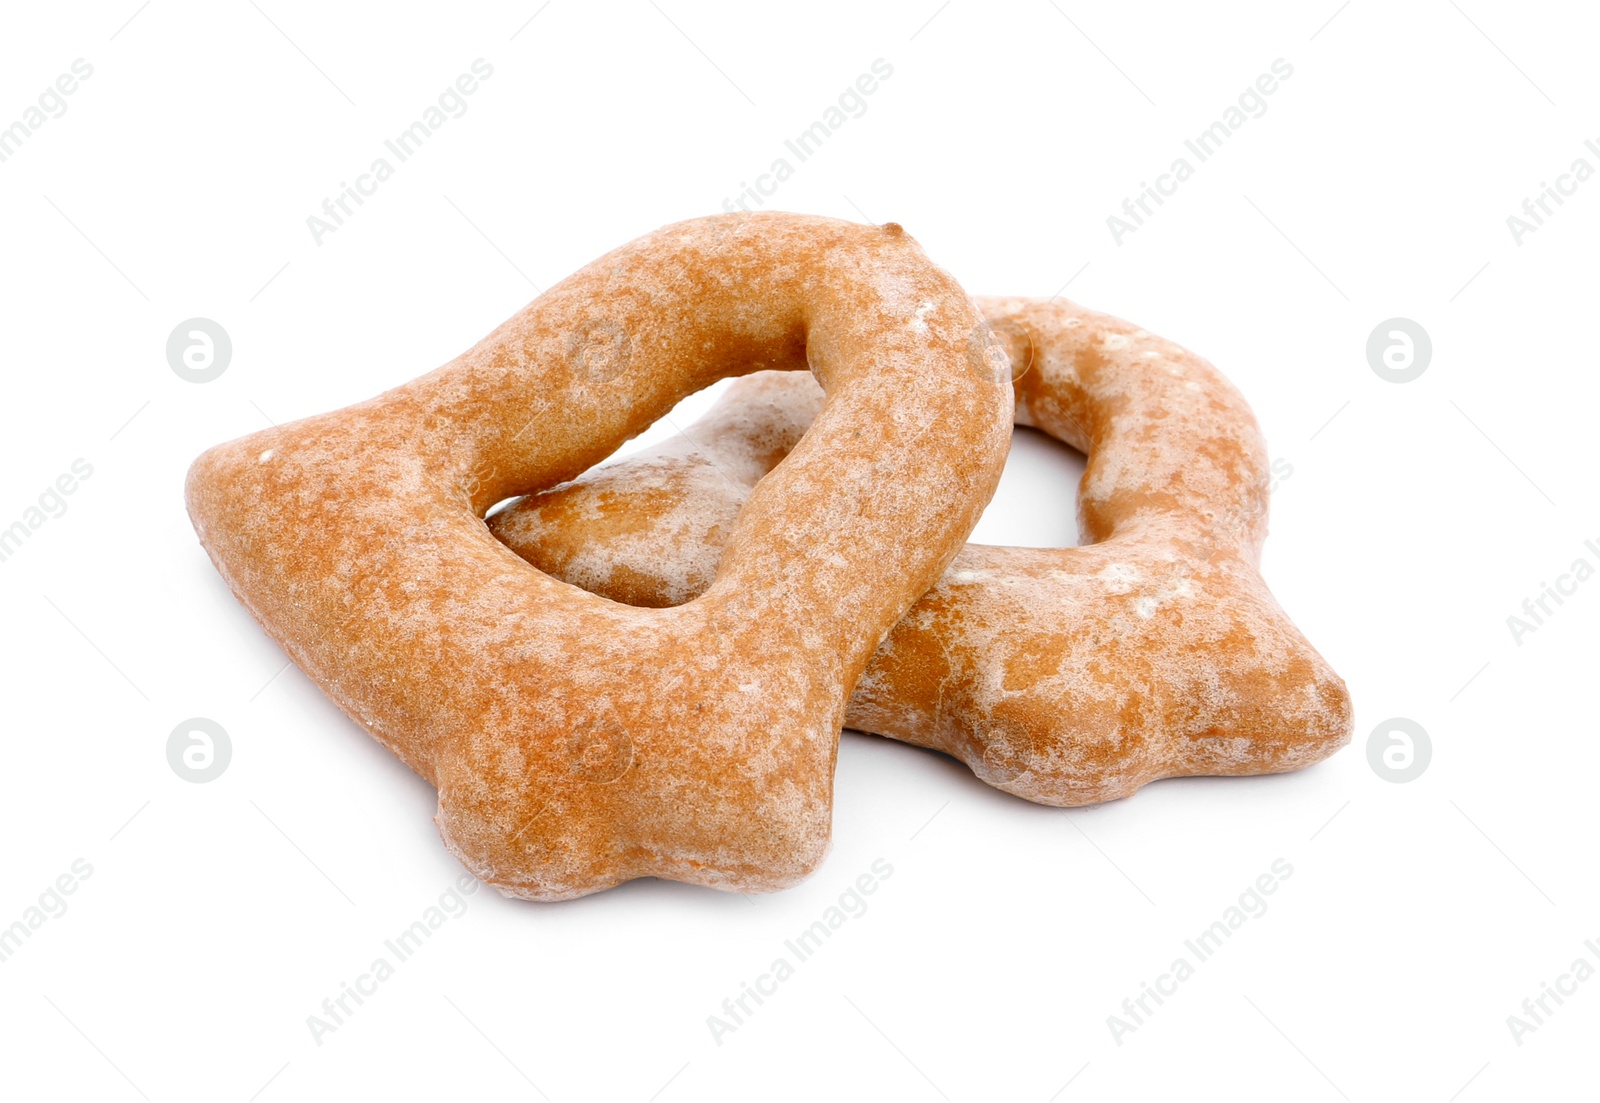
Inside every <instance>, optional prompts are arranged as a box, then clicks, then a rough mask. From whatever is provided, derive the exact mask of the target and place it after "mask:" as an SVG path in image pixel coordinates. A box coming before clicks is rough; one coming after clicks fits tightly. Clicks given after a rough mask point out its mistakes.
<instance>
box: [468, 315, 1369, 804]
mask: <svg viewBox="0 0 1600 1103" xmlns="http://www.w3.org/2000/svg"><path fill="white" fill-rule="evenodd" d="M979 305H980V306H981V307H982V308H983V310H984V313H985V315H986V316H987V317H988V319H989V322H990V324H991V325H992V326H993V327H994V331H995V333H996V334H997V335H998V336H999V337H1000V339H1001V341H1002V344H1004V345H1005V347H1006V349H1007V354H1008V355H1009V357H1010V358H1011V360H1012V362H1013V364H1014V365H1015V366H1014V369H1013V370H1014V372H1015V373H1016V374H1017V379H1016V383H1015V388H1016V400H1017V405H1016V423H1017V424H1018V425H1028V426H1034V427H1037V428H1039V429H1041V430H1042V431H1044V432H1046V433H1048V434H1050V435H1051V436H1053V437H1055V438H1057V439H1058V440H1061V441H1064V442H1065V443H1067V444H1069V445H1071V446H1073V447H1074V448H1077V449H1079V450H1080V451H1082V452H1084V453H1085V454H1086V455H1087V457H1088V462H1087V465H1086V467H1085V470H1084V475H1083V480H1082V483H1081V484H1080V486H1079V488H1078V525H1079V531H1080V532H1081V533H1082V534H1083V539H1084V540H1085V541H1086V542H1087V543H1086V545H1085V546H1083V547H1077V548H1059V549H1038V548H1003V547H988V546H984V545H977V544H971V545H968V546H967V547H966V548H965V549H963V550H962V552H961V553H960V554H959V555H958V556H957V557H956V559H955V562H954V563H953V564H952V565H951V567H950V569H949V570H948V571H946V572H945V574H944V576H943V578H942V579H940V581H939V583H938V585H936V586H935V587H934V588H933V589H932V590H931V591H930V592H929V593H928V594H926V595H925V596H924V597H923V598H922V600H921V601H919V602H918V603H917V604H916V605H915V606H914V607H913V608H912V610H911V612H910V613H909V614H907V616H906V617H905V619H903V620H902V621H901V622H900V623H899V624H898V625H896V626H895V628H894V630H893V632H891V633H890V635H889V637H888V638H887V639H886V640H885V641H884V643H883V645H882V646H881V647H880V648H879V649H878V651H877V654H876V655H874V656H873V659H872V662H871V664H870V665H869V667H868V669H867V672H866V674H865V675H864V676H863V677H862V679H861V681H860V682H859V683H858V684H857V686H856V691H855V695H854V696H853V697H852V698H851V701H850V705H849V708H848V710H847V712H846V716H845V722H846V725H847V726H849V727H852V728H856V729H859V730H861V731H866V732H873V733H877V734H880V735H886V736H890V737H892V738H895V739H899V740H902V741H904V742H907V743H914V744H917V745H919V746H924V747H931V748H934V749H936V750H940V751H944V752H946V753H948V754H951V755H954V756H955V757H957V758H959V759H961V760H962V761H963V762H965V763H967V765H968V766H969V767H971V769H972V770H973V772H974V773H976V774H977V775H978V776H979V777H981V778H982V779H983V780H985V781H987V782H988V783H989V784H991V785H994V786H997V787H999V788H1001V789H1004V790H1006V791H1008V792H1012V793H1015V794H1017V795H1018V796H1022V797H1026V798H1028V799H1029V800H1034V801H1039V802H1041V803H1045V804H1056V805H1080V804H1090V803H1094V802H1097V801H1103V800H1110V799H1113V798H1117V797H1123V796H1127V795H1129V794H1131V793H1133V792H1134V791H1135V790H1137V789H1138V788H1139V787H1140V786H1142V785H1144V784H1145V783H1147V782H1150V781H1153V780H1155V779H1157V778H1163V777H1174V776H1183V775H1199V774H1211V775H1215V774H1258V773H1274V772H1281V771H1286V770H1294V769H1298V768H1300V767H1303V766H1307V765H1310V764H1311V763H1314V762H1317V761H1319V760H1321V759H1323V758H1325V757H1327V756H1328V755H1330V754H1332V753H1333V752H1334V751H1336V750H1337V749H1338V748H1340V747H1342V746H1343V745H1345V744H1346V743H1347V742H1348V741H1349V738H1350V730H1351V725H1352V712H1351V706H1350V698H1349V694H1348V692H1347V691H1346V689H1345V686H1344V683H1343V681H1341V680H1340V679H1339V677H1338V676H1337V675H1336V674H1334V672H1333V671H1332V670H1331V669H1329V667H1328V665H1327V663H1326V662H1325V661H1324V660H1323V659H1322V657H1321V656H1320V655H1318V654H1317V652H1316V651H1315V650H1314V649H1313V648H1312V647H1311V645H1310V644H1309V643H1308V642H1307V641H1306V639H1305V637H1304V636H1302V635H1301V634H1300V632H1299V631H1298V630H1297V629H1296V628H1295V626H1294V625H1293V624H1292V623H1291V622H1290V621H1289V619H1288V617H1287V616H1286V615H1285V614H1284V612H1283V611H1282V609H1280V608H1279V606H1278V604H1277V602H1276V601H1275V600H1274V599H1273V596H1272V594H1271V592H1270V591H1269V590H1268V589H1267V586H1266V584H1265V583H1264V582H1263V581H1262V579H1261V575H1260V572H1259V570H1258V561H1259V554H1260V549H1261V543H1262V540H1263V539H1264V538H1265V536H1266V520H1267V487H1268V474H1267V459H1266V450H1265V445H1264V443H1263V442H1262V439H1261V434H1260V431H1259V429H1258V428H1257V426H1256V421H1255V418H1254V416H1253V415H1252V414H1251V412H1250V409H1249V407H1248V406H1247V405H1246V403H1245V401H1244V399H1243V398H1242V397H1241V396H1240V395H1239V393H1238V391H1236V390H1235V389H1234V388H1233V386H1232V385H1231V384H1229V383H1228V381H1227V380H1226V379H1224V378H1223V377H1222V375H1221V374H1220V373H1219V372H1218V371H1217V370H1216V369H1215V368H1213V367H1212V366H1211V365H1210V364H1208V363H1206V362H1205V361H1204V360H1202V359H1201V358H1199V357H1198V356H1195V355H1194V354H1193V353H1191V352H1189V351H1187V350H1186V349H1183V348H1181V347H1179V346H1178V345H1175V344H1172V343H1171V342H1169V341H1165V340H1163V339H1161V338H1160V337H1157V336H1155V335H1153V334H1151V333H1147V332H1145V331H1144V330H1142V329H1140V328H1138V327H1137V326H1134V325H1131V324H1129V323H1127V322H1123V321H1120V320H1118V319H1115V318H1111V317H1108V316H1106V315H1103V314H1097V313H1094V312H1092V311H1089V310H1085V309H1084V308H1082V307H1079V306H1076V305H1074V304H1072V303H1068V302H1065V301H1059V300H1058V301H1057V302H1055V303H1053V304H1052V303H1045V302H1039V301H1035V300H1029V299H1015V298H1011V299H1001V298H992V299H980V300H979ZM821 402H822V392H821V391H820V389H818V388H817V387H816V385H815V384H814V383H813V382H812V381H811V380H809V379H807V378H805V377H803V376H796V375H790V374H782V373H776V372H763V373H761V374H758V375H752V376H750V377H748V378H746V379H741V380H739V381H738V382H737V383H735V384H734V385H733V386H732V387H731V388H730V389H729V390H728V392H727V394H726V396H725V397H724V398H723V399H722V400H721V401H720V402H719V403H718V405H717V406H716V407H715V408H713V409H712V410H711V411H710V412H709V413H708V414H707V415H706V417H705V418H703V419H702V420H701V421H699V422H696V423H695V424H694V425H692V426H690V427H689V428H688V429H687V430H686V432H685V435H684V436H681V437H679V438H677V439H675V440H674V441H672V442H670V443H668V444H666V445H664V446H663V447H661V448H658V449H655V450H653V451H651V452H648V453H644V454H642V455H640V456H638V457H630V458H628V459H626V460H622V461H619V462H617V463H613V464H608V465H606V466H604V467H600V468H597V469H595V470H593V471H590V472H589V473H587V474H585V475H583V476H582V477H581V478H579V479H576V480H574V481H573V482H570V483H567V484H565V485H564V486H561V487H557V488H555V489H552V490H548V491H545V492H543V493H541V494H538V495H533V496H530V497H528V498H525V499H522V500H520V501H518V502H516V503H514V504H513V505H511V506H510V507H508V508H506V509H505V510H502V511H501V512H499V513H497V514H495V516H494V517H492V518H491V519H490V528H491V530H492V531H493V533H494V534H495V536H497V537H498V538H499V539H500V540H502V541H504V542H505V543H506V544H507V545H508V546H509V547H510V548H511V549H512V550H514V551H516V552H517V554H519V555H521V556H523V557H524V558H526V559H527V560H528V561H529V562H531V563H533V564H535V565H536V566H538V567H540V568H541V569H543V570H547V571H550V572H551V573H552V574H555V575H556V576H558V577H561V578H565V579H567V580H569V581H571V582H574V583H576V584H578V585H581V586H584V587H586V588H589V589H592V590H594V591H595V592H597V593H603V594H607V595H608V596H611V597H614V598H617V599H618V600H622V601H628V602H634V603H638V604H643V605H670V604H674V603H676V602H681V601H685V600H688V599H689V598H691V597H693V596H694V595H695V594H697V593H700V592H701V591H702V590H703V589H704V588H705V587H706V586H707V585H709V584H710V583H711V580H712V579H713V578H714V577H715V575H716V571H717V565H718V561H719V558H720V556H721V555H722V554H723V546H724V542H725V540H726V538H727V534H728V533H729V532H731V531H732V529H733V527H734V525H735V524H736V523H737V521H738V519H739V516H740V508H741V506H742V505H743V504H744V502H745V500H746V497H747V496H748V495H749V494H750V492H751V488H752V487H754V486H757V485H764V484H760V483H758V480H760V479H761V478H762V476H763V475H764V474H765V473H766V472H768V471H769V470H773V468H774V465H776V464H778V463H779V461H780V460H782V459H783V456H784V455H785V453H786V452H787V450H788V449H789V448H790V447H792V446H793V444H794V443H795V442H796V441H797V440H799V439H800V436H801V434H802V433H804V431H805V429H806V426H807V425H809V424H810V423H811V419H812V418H813V417H815V416H816V415H817V413H818V411H819V410H820V409H821ZM776 470H777V471H782V470H783V468H782V466H778V467H777V468H776Z"/></svg>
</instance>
